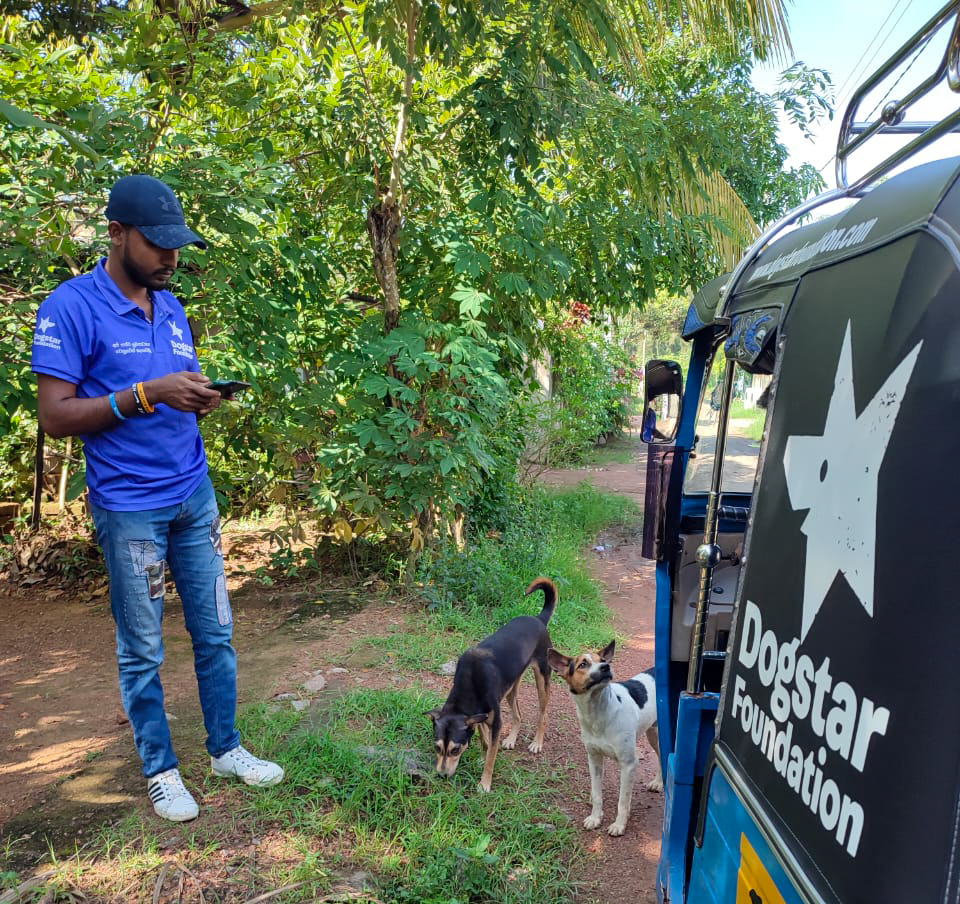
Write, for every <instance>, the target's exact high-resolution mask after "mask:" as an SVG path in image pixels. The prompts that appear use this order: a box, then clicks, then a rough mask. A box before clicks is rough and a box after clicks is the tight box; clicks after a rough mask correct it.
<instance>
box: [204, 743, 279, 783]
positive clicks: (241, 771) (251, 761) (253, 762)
mask: <svg viewBox="0 0 960 904" xmlns="http://www.w3.org/2000/svg"><path fill="white" fill-rule="evenodd" d="M210 766H211V768H212V769H213V774H214V775H218V776H220V777H221V778H224V777H226V776H236V777H237V778H239V779H243V781H244V782H245V783H246V784H248V785H253V786H254V787H255V788H268V787H269V786H270V785H276V784H277V783H278V782H279V781H280V780H281V779H282V778H283V769H282V768H281V767H280V766H278V765H277V764H276V763H271V762H270V761H269V760H260V759H257V757H255V756H254V755H253V754H252V753H250V751H249V750H247V749H246V748H245V747H243V746H240V747H234V748H233V750H228V751H227V752H226V753H225V754H224V755H223V756H213V757H210Z"/></svg>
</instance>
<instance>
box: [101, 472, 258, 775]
mask: <svg viewBox="0 0 960 904" xmlns="http://www.w3.org/2000/svg"><path fill="white" fill-rule="evenodd" d="M92 508H93V520H94V524H95V525H96V529H97V542H98V543H99V544H100V548H101V549H102V550H103V554H104V557H105V558H106V561H107V570H108V571H109V572H110V607H111V609H112V610H113V618H114V620H115V621H116V623H117V662H118V665H119V671H120V695H121V697H122V699H123V706H124V709H125V710H126V712H127V717H128V718H129V719H130V724H131V726H132V727H133V738H134V742H135V743H136V745H137V751H138V752H139V754H140V758H141V759H142V760H143V774H144V775H145V776H147V777H148V778H149V777H150V776H151V775H156V774H157V773H158V772H164V771H166V770H167V769H172V768H173V767H174V766H176V765H177V758H176V756H175V755H174V752H173V744H172V743H171V740H170V726H169V725H168V724H167V717H166V713H165V712H164V706H163V687H162V686H161V684H160V676H159V674H158V670H159V668H160V665H161V664H162V662H163V627H162V625H163V590H164V581H165V578H166V567H167V565H169V566H170V571H171V573H172V574H173V579H174V582H175V583H176V586H177V592H178V593H179V594H180V598H181V599H182V600H183V614H184V619H185V621H186V624H187V630H188V631H189V632H190V637H191V639H192V641H193V659H194V667H195V669H196V673H197V685H198V687H199V689H200V706H201V708H202V709H203V721H204V724H205V725H206V729H207V750H208V751H209V753H210V755H211V756H221V755H222V754H224V753H226V752H227V751H228V750H232V749H233V748H234V747H236V746H237V744H239V743H240V737H239V735H238V734H237V731H236V728H235V726H234V718H235V715H236V709H237V654H236V652H235V651H234V649H233V646H232V645H231V643H230V640H231V636H232V632H233V618H232V615H231V612H230V601H229V599H228V597H227V586H226V578H225V576H224V571H223V551H222V548H221V544H220V516H219V514H218V512H217V503H216V499H215V497H214V494H213V485H212V484H211V483H210V479H209V478H204V480H203V483H201V484H200V486H199V487H198V488H197V490H196V491H195V492H194V493H193V494H192V495H191V496H190V497H189V498H187V499H186V500H185V501H184V502H182V503H180V504H179V505H172V506H169V507H167V508H161V509H150V510H148V511H142V512H113V511H107V510H106V509H101V508H98V507H97V506H92Z"/></svg>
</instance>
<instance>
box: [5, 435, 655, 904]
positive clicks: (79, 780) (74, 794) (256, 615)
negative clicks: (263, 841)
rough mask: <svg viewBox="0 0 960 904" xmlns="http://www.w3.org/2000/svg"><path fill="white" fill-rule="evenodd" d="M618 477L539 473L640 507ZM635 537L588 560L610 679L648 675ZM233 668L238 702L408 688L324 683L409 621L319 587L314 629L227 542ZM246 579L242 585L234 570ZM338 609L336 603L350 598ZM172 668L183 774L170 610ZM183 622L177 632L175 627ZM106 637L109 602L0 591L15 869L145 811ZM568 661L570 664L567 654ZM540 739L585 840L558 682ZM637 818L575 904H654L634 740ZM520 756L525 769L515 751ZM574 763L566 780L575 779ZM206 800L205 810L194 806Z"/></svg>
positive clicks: (251, 551)
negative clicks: (616, 642)
mask: <svg viewBox="0 0 960 904" xmlns="http://www.w3.org/2000/svg"><path fill="white" fill-rule="evenodd" d="M624 445H625V446H627V447H629V448H630V449H631V450H632V451H633V452H634V453H636V455H637V459H636V460H634V461H633V462H631V463H628V464H611V465H607V466H604V467H601V468H591V469H584V470H579V471H578V470H572V471H559V472H547V473H546V474H544V475H543V478H542V479H543V480H544V482H546V483H549V484H553V485H575V484H577V483H579V482H581V481H583V480H585V479H586V480H590V481H591V482H592V483H593V484H594V485H596V486H597V487H600V488H605V489H609V490H613V491H616V492H620V493H624V494H625V495H629V496H632V497H634V498H635V499H636V500H637V501H638V503H642V501H643V469H642V466H641V465H642V462H641V460H640V459H641V458H642V449H643V447H642V446H641V445H640V444H639V442H638V441H637V440H636V438H635V437H633V436H630V437H628V438H627V439H626V440H625V441H624ZM639 530H640V525H639V524H637V525H636V527H635V528H633V527H631V528H630V529H627V530H624V529H618V530H614V531H609V532H607V533H605V534H604V535H603V536H601V537H599V538H597V540H596V542H595V546H597V547H602V549H599V550H596V549H595V550H592V551H590V552H589V556H590V560H591V562H592V569H593V573H594V575H595V576H596V578H597V579H598V580H599V581H600V582H601V583H602V585H603V586H604V587H605V596H604V599H605V602H606V603H607V604H608V605H609V607H610V608H611V610H612V611H613V614H614V623H615V627H616V630H617V631H618V633H619V634H620V635H621V636H622V637H624V638H625V639H626V642H625V643H624V644H622V645H620V646H619V648H618V651H617V655H616V658H615V660H614V670H615V674H616V675H617V676H618V677H628V676H630V675H633V674H635V673H637V672H639V671H642V670H643V669H645V668H648V667H649V666H651V665H652V664H653V569H652V566H651V564H650V563H649V562H647V561H646V560H644V559H642V558H641V557H640V547H639V542H640V541H639ZM226 542H227V550H226V551H227V554H228V561H229V563H230V567H231V569H232V577H231V579H230V591H231V598H232V601H233V605H234V616H235V623H236V628H235V644H236V646H237V649H238V654H239V657H240V698H241V700H240V702H241V704H243V703H250V702H255V701H259V700H264V699H270V698H271V697H273V696H275V695H277V694H291V695H294V696H298V695H304V696H308V695H307V694H305V692H303V691H302V685H303V684H304V682H305V681H306V680H307V679H309V678H311V676H313V675H314V674H315V673H316V672H317V671H322V672H324V673H325V674H326V676H327V681H328V683H329V684H331V685H337V684H340V685H344V686H355V685H361V686H367V687H374V686H406V685H407V684H409V681H410V675H409V674H404V673H401V672H399V671H397V670H396V669H386V670H385V669H384V668H383V664H382V663H380V662H371V661H364V660H363V659H362V658H355V659H354V660H351V661H348V662H346V663H344V665H345V666H346V668H345V669H341V670H339V671H337V672H335V673H332V672H330V671H329V666H330V664H331V659H332V658H333V657H334V655H336V656H337V657H338V658H339V657H341V656H342V653H343V637H344V635H347V636H352V635H357V636H362V635H374V634H383V633H385V632H386V631H388V630H389V629H390V627H391V626H392V625H393V624H396V623H398V622H401V621H402V620H403V618H404V617H405V612H404V611H403V609H402V607H398V606H397V605H396V604H394V603H392V602H390V601H388V600H386V599H383V598H375V599H374V601H373V602H372V603H369V604H368V605H367V606H366V608H363V609H360V610H359V611H357V610H356V608H355V607H351V606H350V605H349V604H345V605H342V606H339V607H338V606H337V605H331V600H336V599H337V598H338V597H337V596H336V588H331V587H330V586H329V583H328V582H327V581H325V582H324V585H323V589H322V591H319V592H320V593H322V595H323V596H324V597H325V605H324V609H323V610H322V611H323V612H324V613H325V614H324V615H323V616H320V617H317V616H316V615H315V613H316V612H317V611H318V610H317V607H316V600H317V598H318V590H317V588H315V587H311V586H310V585H301V586H298V587H296V588H293V589H286V590H282V589H275V590H267V589H264V588H263V587H262V586H260V585H258V584H255V583H254V582H253V581H251V580H250V579H249V577H248V576H247V575H248V574H249V569H250V568H251V567H252V566H253V565H255V564H256V554H257V553H256V550H257V549H258V548H259V547H262V542H261V541H260V540H259V539H258V537H257V536H255V535H249V536H248V535H244V534H238V533H231V534H228V535H227V541H226ZM241 565H245V566H246V567H247V569H248V571H247V572H246V573H244V572H241V571H239V570H238V566H241ZM344 598H346V595H345V597H344ZM166 618H167V625H166V630H165V632H164V633H165V642H166V650H167V660H166V662H165V665H164V667H163V681H164V687H165V690H166V695H167V699H166V705H167V710H168V712H169V713H170V715H171V716H172V717H173V719H172V721H171V727H172V730H173V733H174V740H175V744H176V747H177V751H178V754H179V756H180V757H181V764H182V766H183V767H184V768H185V770H186V771H187V772H188V774H189V772H190V770H191V769H197V770H200V769H203V768H204V765H205V755H204V751H203V728H202V720H201V715H200V710H199V704H198V702H197V698H196V682H195V678H194V676H193V670H192V658H191V651H190V643H189V639H188V637H187V635H186V631H185V629H184V628H183V625H182V612H181V611H180V607H179V605H178V602H177V600H176V599H175V598H174V599H173V600H171V601H170V602H169V604H168V607H167V612H166ZM177 622H180V624H177ZM113 631H114V629H113V623H112V620H111V618H110V611H109V604H108V602H107V599H106V597H105V596H102V595H101V596H93V597H90V596H89V594H88V593H85V594H82V595H79V594H77V593H71V594H64V593H62V592H59V591H52V592H42V591H37V590H36V589H33V590H24V589H19V588H18V589H15V590H10V588H7V590H6V592H5V593H4V590H3V585H2V584H0V850H2V849H3V848H4V846H8V848H7V849H8V850H12V851H13V852H14V854H15V859H16V861H18V862H19V864H20V865H21V866H25V865H26V864H28V863H32V862H37V861H39V860H40V859H42V858H43V857H44V856H45V855H46V853H47V851H48V846H47V839H48V838H49V839H50V841H52V842H53V845H54V847H55V848H56V847H58V846H64V847H67V846H69V847H72V845H73V842H74V840H76V841H77V842H79V843H80V844H82V843H83V841H84V840H85V838H86V837H87V836H89V835H90V834H91V833H93V832H96V831H97V830H98V828H99V826H101V825H102V824H103V823H104V822H108V821H113V820H115V819H118V818H120V817H122V816H124V815H125V814H127V813H129V812H130V811H131V810H134V809H142V810H143V811H146V810H147V804H146V798H145V796H144V795H143V779H142V777H141V776H140V773H139V766H138V763H137V761H136V754H135V752H134V750H133V743H132V738H131V735H130V730H129V725H128V724H127V723H126V721H125V719H124V717H123V713H122V710H121V706H120V701H119V693H118V691H117V686H116V663H115V654H114V638H113ZM567 652H571V651H567ZM417 680H419V681H421V682H422V683H423V684H424V685H427V686H434V687H436V688H437V690H438V691H443V690H444V689H445V688H446V687H447V685H448V684H449V679H445V678H442V677H440V676H438V675H436V674H432V673H423V674H421V675H419V676H417ZM521 699H522V705H523V709H524V712H526V713H531V712H534V711H535V708H536V703H535V691H534V688H533V685H532V683H529V686H524V687H522V688H521ZM550 709H551V713H550V727H549V730H548V735H547V741H546V746H545V751H544V754H543V756H544V757H546V759H547V761H548V762H550V763H552V764H556V765H557V766H558V767H561V770H562V771H566V773H567V774H568V775H569V777H570V789H569V793H568V797H567V803H566V804H565V809H566V810H567V812H568V813H569V814H570V817H571V820H572V821H573V824H574V825H576V826H578V827H579V826H581V824H582V820H583V817H584V816H585V815H586V812H587V811H588V809H589V777H588V773H587V766H586V754H585V752H584V749H583V745H582V743H581V741H580V736H579V729H578V727H577V722H576V714H575V711H574V707H573V703H572V701H571V700H570V699H569V696H568V694H567V693H565V691H564V689H563V685H562V684H561V683H560V682H559V681H555V683H554V685H553V694H552V698H551V705H550ZM638 753H639V756H640V772H639V775H638V780H637V784H636V787H635V789H634V795H633V811H632V814H631V817H630V822H629V823H628V826H627V833H626V835H624V836H623V837H622V838H610V837H609V836H607V834H606V833H605V832H604V831H598V832H588V831H586V830H584V829H582V828H579V829H578V830H579V831H580V832H581V834H582V839H583V845H584V847H585V849H586V850H587V851H588V853H589V857H588V862H589V871H588V875H587V876H585V877H584V878H585V886H584V890H583V893H582V895H581V896H580V898H579V899H578V900H580V901H582V902H583V904H587V902H590V904H614V902H617V904H620V902H621V901H623V900H627V901H632V902H637V904H647V902H654V901H655V900H656V897H655V894H654V882H655V874H656V863H657V858H658V856H659V850H660V829H661V822H662V806H663V803H662V801H663V797H662V795H661V794H656V793H653V792H649V791H646V790H645V789H644V788H643V785H644V784H645V783H646V782H647V781H648V780H649V779H650V778H652V777H653V775H654V772H655V769H656V761H655V759H654V756H653V754H652V752H651V751H650V750H649V748H648V747H647V746H646V743H645V741H642V742H641V743H640V745H639V747H638ZM514 755H520V756H523V757H524V758H527V757H529V758H531V760H533V755H531V754H529V753H527V752H526V750H525V746H524V745H518V749H517V751H516V753H515V754H514ZM571 764H572V765H573V768H571ZM617 783H618V775H617V770H616V769H615V768H613V767H612V766H608V767H607V769H606V772H605V779H604V784H605V787H604V799H605V817H606V819H605V822H604V825H606V824H607V823H608V822H609V821H610V819H612V813H613V810H614V808H615V800H616V795H617ZM202 803H203V802H202V801H201V804H202Z"/></svg>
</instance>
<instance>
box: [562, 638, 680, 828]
mask: <svg viewBox="0 0 960 904" xmlns="http://www.w3.org/2000/svg"><path fill="white" fill-rule="evenodd" d="M614 645H615V641H612V640H611V641H610V643H609V644H608V645H607V646H606V647H604V649H603V650H601V651H599V652H597V653H583V654H582V655H580V656H574V657H570V656H564V655H563V654H562V653H558V652H557V651H556V650H554V649H552V648H551V649H550V650H549V651H548V653H547V660H548V662H549V663H550V667H551V668H552V669H553V670H554V671H555V672H557V674H559V675H560V677H561V678H563V680H564V681H566V682H567V685H568V687H569V688H570V694H571V695H572V697H573V702H574V703H575V704H576V706H577V719H578V721H579V722H580V736H581V737H582V738H583V745H584V747H586V748H587V761H588V764H589V767H590V802H591V804H592V808H591V810H590V815H589V816H588V817H587V818H586V819H584V821H583V825H584V827H585V828H587V829H596V828H597V827H598V826H599V825H600V823H601V822H602V821H603V758H604V757H612V758H613V759H615V760H616V761H617V762H618V763H619V764H620V799H619V801H618V803H617V818H616V819H615V820H614V821H613V822H612V823H610V826H609V828H608V829H607V831H608V832H609V833H610V834H611V835H622V834H623V833H624V831H625V830H626V827H627V819H628V818H629V817H630V800H631V796H632V793H633V782H634V779H635V777H636V773H637V735H638V734H639V733H640V732H641V731H643V732H646V735H647V740H648V741H649V742H650V746H651V747H652V748H653V750H654V753H655V754H656V755H657V760H658V762H657V776H656V778H654V779H653V780H652V781H650V782H648V783H647V785H646V788H647V790H648V791H662V790H663V779H662V777H661V773H660V765H659V749H658V747H659V738H658V736H657V697H656V685H655V683H654V679H653V670H652V669H650V670H649V671H647V672H641V673H640V674H639V675H634V676H633V678H631V679H629V680H628V681H614V680H613V671H612V669H611V668H610V661H611V660H612V659H613V651H614Z"/></svg>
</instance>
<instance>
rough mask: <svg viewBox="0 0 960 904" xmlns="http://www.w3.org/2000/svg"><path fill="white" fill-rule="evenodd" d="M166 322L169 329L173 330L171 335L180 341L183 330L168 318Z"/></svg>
mask: <svg viewBox="0 0 960 904" xmlns="http://www.w3.org/2000/svg"><path fill="white" fill-rule="evenodd" d="M167 323H169V324H170V329H171V331H172V332H173V335H174V336H175V337H176V338H177V339H178V340H180V341H181V342H182V341H183V330H181V329H180V327H178V326H177V325H176V324H175V323H174V322H173V321H172V320H168V321H167Z"/></svg>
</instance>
